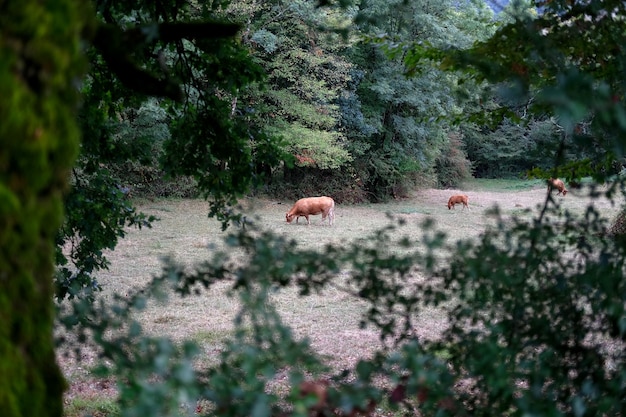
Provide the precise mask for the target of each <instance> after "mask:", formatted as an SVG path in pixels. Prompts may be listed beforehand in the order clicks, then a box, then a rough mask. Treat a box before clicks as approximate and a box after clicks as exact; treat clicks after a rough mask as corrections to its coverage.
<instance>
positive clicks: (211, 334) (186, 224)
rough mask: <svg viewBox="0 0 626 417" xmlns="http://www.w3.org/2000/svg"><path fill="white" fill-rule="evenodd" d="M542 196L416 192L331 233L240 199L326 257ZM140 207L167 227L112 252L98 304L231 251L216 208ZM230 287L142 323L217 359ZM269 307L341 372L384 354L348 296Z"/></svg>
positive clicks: (159, 307) (472, 232) (472, 229)
mask: <svg viewBox="0 0 626 417" xmlns="http://www.w3.org/2000/svg"><path fill="white" fill-rule="evenodd" d="M457 192H463V193H465V194H467V195H469V205H470V209H471V210H461V209H460V208H457V209H455V210H448V208H447V205H446V203H447V200H448V198H449V196H450V195H452V194H455V193H457ZM545 193H546V189H545V187H544V186H543V185H541V186H539V185H538V186H536V187H535V188H531V189H524V190H522V191H512V192H494V191H484V190H472V189H465V190H425V191H420V192H416V193H415V195H414V196H412V197H411V198H410V199H406V200H402V201H397V202H393V203H388V204H370V205H361V206H351V205H341V204H338V205H337V207H336V217H335V224H334V225H333V226H332V227H330V226H328V225H320V224H319V223H320V220H321V216H313V217H312V218H311V225H310V226H307V225H306V222H304V221H302V222H300V223H299V224H296V223H295V222H294V223H292V224H288V223H286V222H285V212H286V211H288V210H289V208H290V207H291V205H292V204H293V202H280V201H273V200H264V199H249V200H245V201H243V206H244V208H245V210H246V213H247V217H248V219H249V220H251V221H254V222H255V223H257V224H258V225H259V226H260V227H261V228H264V229H267V230H270V231H272V232H274V233H275V234H277V235H279V236H284V237H285V238H287V239H289V240H293V241H294V242H295V243H294V244H296V245H298V246H299V247H302V248H305V249H311V250H321V249H322V248H324V247H325V246H326V245H329V244H332V245H342V244H346V243H347V242H357V241H359V240H362V239H367V238H368V236H370V235H371V234H372V233H374V231H375V230H377V229H380V228H382V227H384V226H386V225H388V224H389V222H390V217H389V215H391V216H393V217H394V218H395V219H396V220H397V219H402V220H404V221H405V222H406V223H407V224H408V226H407V227H405V228H403V229H402V233H403V234H405V235H406V236H407V237H409V238H410V239H417V238H418V237H421V235H422V231H421V229H420V227H419V225H420V224H421V222H423V221H424V220H426V219H431V220H433V221H434V223H435V225H436V227H437V229H439V230H442V231H444V232H446V233H448V235H449V236H451V237H452V238H453V239H456V238H471V237H474V236H477V235H478V234H479V233H481V232H482V231H484V230H485V228H486V227H487V226H488V225H490V224H493V217H492V216H490V215H489V211H490V209H492V208H493V207H495V206H498V207H499V209H500V211H501V213H502V214H503V215H504V216H530V215H531V214H530V212H529V211H528V209H534V208H536V207H538V206H539V205H541V204H542V203H543V202H544V201H545ZM557 199H558V200H559V201H560V202H561V203H562V206H563V207H566V208H568V209H570V210H572V211H573V212H575V213H578V214H581V215H582V214H583V213H584V210H585V209H586V207H587V205H588V204H589V203H590V202H592V200H591V199H590V198H589V197H587V196H586V195H585V194H584V191H575V192H571V193H570V194H568V195H567V196H566V197H558V198H557ZM593 204H594V205H595V206H596V208H598V210H600V211H601V212H602V213H604V214H605V215H606V216H607V217H609V218H612V217H613V215H614V212H613V211H614V210H616V209H614V208H613V207H612V206H611V203H610V202H608V201H605V200H595V201H593ZM139 209H140V210H141V211H143V212H144V213H146V214H153V215H156V216H157V217H159V218H160V220H159V221H158V222H156V223H154V225H153V227H152V228H151V229H144V230H141V231H138V230H129V233H128V236H127V237H126V238H125V239H123V240H121V241H120V243H119V245H118V247H117V249H116V250H115V251H114V252H111V253H109V254H107V256H108V257H109V259H110V261H111V267H110V269H109V271H106V272H105V273H103V274H101V276H100V282H101V283H102V286H103V288H104V291H103V292H102V294H101V295H100V297H101V298H103V299H104V300H111V299H112V297H113V295H114V294H120V295H125V294H129V293H131V292H132V291H134V290H136V289H138V288H142V287H143V286H145V285H146V284H147V283H148V282H149V280H150V279H151V278H152V277H154V276H157V275H159V274H160V272H161V268H162V259H163V258H164V257H171V258H172V259H174V260H176V261H178V262H180V263H183V264H185V265H189V266H190V267H193V265H194V264H197V263H200V262H202V261H204V260H206V259H208V258H210V257H211V256H212V255H213V254H215V253H216V252H219V251H222V250H224V249H225V247H224V244H223V242H222V238H223V237H224V236H225V235H226V233H227V232H223V231H222V230H221V225H220V224H219V222H217V221H216V220H213V219H209V218H208V216H207V213H208V211H209V207H208V204H207V203H206V202H204V201H201V200H166V201H153V202H152V201H142V202H139ZM390 250H391V249H390ZM337 279H339V280H340V279H342V278H341V277H337ZM227 288H229V283H220V284H217V285H214V286H212V287H211V288H210V289H209V290H202V291H201V293H200V295H197V296H189V297H185V298H179V297H170V299H169V301H168V302H167V303H159V302H151V303H150V304H149V306H148V308H147V309H146V310H145V311H144V312H142V313H141V314H140V315H139V316H138V319H139V320H140V321H141V323H142V326H143V327H144V329H145V331H146V332H148V333H149V334H153V335H160V336H167V337H170V338H172V339H173V340H175V341H182V340H184V339H191V340H195V341H197V342H198V343H199V344H200V346H201V347H202V348H203V349H204V357H205V358H206V360H209V361H210V360H211V358H215V357H216V355H217V354H218V353H219V351H220V349H221V346H222V343H221V342H222V340H224V338H226V337H228V336H230V335H231V334H232V329H233V318H234V317H235V315H236V314H237V312H238V310H239V307H240V305H239V302H238V300H237V299H236V298H233V297H231V296H229V295H227V294H226V292H227V291H226V290H227ZM272 301H273V302H274V303H275V304H276V306H277V308H278V311H279V312H280V313H281V315H282V318H283V320H284V321H285V323H287V324H289V326H291V328H292V329H293V331H294V333H295V335H296V336H297V337H299V338H300V337H301V338H304V337H306V338H308V339H309V340H310V342H311V345H312V347H313V348H314V349H315V350H316V351H317V352H319V353H320V354H321V355H324V356H328V357H329V358H332V360H331V364H332V365H333V366H335V367H337V368H338V369H340V368H347V367H351V366H352V365H354V363H355V362H356V361H357V360H358V359H360V358H364V357H367V356H368V355H370V354H371V352H372V351H373V350H375V349H376V348H378V347H379V343H380V342H379V340H378V334H377V332H375V331H373V330H372V329H368V328H365V329H361V328H359V322H360V320H361V318H362V315H363V313H364V311H365V308H366V305H365V304H364V303H363V302H361V301H358V300H355V299H354V298H353V297H350V296H348V295H347V294H346V293H345V292H344V291H341V290H338V289H336V288H332V287H330V288H327V289H326V290H324V291H323V292H322V293H321V294H315V295H312V296H308V297H304V298H303V297H300V296H298V294H297V291H296V290H295V289H284V290H281V291H280V292H278V293H276V294H274V295H273V296H272ZM416 320H417V321H416V322H417V326H416V331H417V332H418V335H419V336H420V337H425V338H429V339H430V338H435V337H437V335H438V334H439V332H440V331H441V330H442V329H443V328H444V327H445V325H446V323H445V314H444V313H443V312H442V311H441V310H440V309H435V308H430V309H425V310H423V311H422V313H421V315H420V316H419V317H417V318H416ZM203 360H204V359H203ZM62 365H63V366H64V368H65V370H66V373H67V374H68V375H69V376H70V378H71V377H72V374H73V372H72V367H74V366H77V365H76V364H75V363H72V364H70V363H69V362H68V363H62ZM74 390H75V387H74V386H72V388H71V390H70V394H68V395H69V396H71V395H73V394H72V391H74Z"/></svg>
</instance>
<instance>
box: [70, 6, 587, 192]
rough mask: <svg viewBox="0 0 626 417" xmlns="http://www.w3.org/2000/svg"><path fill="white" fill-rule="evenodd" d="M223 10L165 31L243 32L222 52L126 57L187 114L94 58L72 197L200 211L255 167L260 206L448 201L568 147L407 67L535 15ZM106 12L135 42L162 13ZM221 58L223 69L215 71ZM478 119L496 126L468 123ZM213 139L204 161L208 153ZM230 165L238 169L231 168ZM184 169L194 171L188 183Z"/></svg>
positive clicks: (526, 118) (469, 91)
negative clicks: (111, 193)
mask: <svg viewBox="0 0 626 417" xmlns="http://www.w3.org/2000/svg"><path fill="white" fill-rule="evenodd" d="M222 6H223V8H220V7H217V6H216V5H215V4H212V5H211V6H205V5H200V4H196V3H195V2H189V4H188V5H187V7H181V8H178V9H176V10H171V11H170V13H169V14H168V18H169V19H170V21H171V22H177V21H180V22H184V21H189V20H192V21H193V20H200V19H202V18H204V17H206V15H207V13H208V12H209V10H208V9H211V10H210V12H211V16H212V17H215V16H220V17H221V18H223V19H225V20H226V21H228V22H233V23H234V24H236V25H237V27H238V32H237V35H236V37H235V38H234V39H233V40H232V42H231V43H229V44H228V45H227V46H224V45H219V46H218V45H217V43H215V42H214V41H211V40H188V39H185V38H183V39H180V40H178V41H177V42H175V43H171V44H163V43H155V44H147V45H141V46H140V47H138V48H137V49H136V50H135V51H134V52H133V55H134V56H133V59H135V60H136V61H139V62H143V64H142V65H144V68H147V69H149V70H151V71H153V72H154V73H155V74H156V76H157V77H170V78H172V79H176V80H180V81H181V82H182V91H181V93H182V96H181V97H182V100H179V101H174V100H172V99H170V98H163V97H156V98H147V97H146V96H142V95H141V94H137V93H135V92H132V91H130V90H129V87H132V85H129V86H125V85H124V84H123V83H122V82H120V80H119V79H118V78H117V77H116V76H114V75H113V74H112V72H113V71H111V68H112V66H111V65H110V62H108V61H107V59H108V58H107V57H106V56H104V57H103V54H102V52H101V51H99V50H98V49H94V50H92V53H91V54H90V55H89V56H90V59H91V62H90V69H89V74H88V77H87V81H86V83H85V85H84V92H85V95H86V97H87V100H85V102H84V107H83V110H82V120H83V132H84V134H83V148H82V158H81V160H82V161H83V168H84V169H83V170H81V171H75V183H76V184H82V183H85V182H86V181H85V180H84V178H82V176H84V175H87V176H91V175H93V174H102V175H103V177H102V178H108V179H112V180H114V182H115V183H116V184H117V185H118V186H119V187H120V188H122V189H123V190H125V191H128V192H131V193H133V194H134V195H152V196H154V195H156V196H189V195H197V193H198V189H197V188H196V185H197V183H198V182H201V183H202V182H203V181H209V182H211V184H208V185H209V186H210V187H215V186H216V182H217V181H225V182H226V183H230V182H232V181H237V180H240V181H241V182H242V184H244V183H246V178H247V174H245V173H243V172H228V171H229V170H236V169H237V168H236V167H237V166H239V164H240V163H241V164H252V165H253V166H254V172H255V178H253V180H254V181H253V182H254V184H253V187H252V189H251V191H257V192H263V193H267V194H270V195H273V196H277V197H284V198H296V197H302V196H306V195H317V194H331V195H333V196H334V197H335V199H336V200H337V201H339V202H363V201H380V200H385V199H389V198H394V197H399V196H402V195H404V194H405V193H406V191H407V190H409V189H411V188H413V187H415V186H416V185H418V184H419V185H420V186H432V187H454V186H458V185H459V184H460V183H461V181H463V180H464V179H467V178H469V177H470V176H472V175H474V176H476V177H511V176H514V177H516V176H519V175H524V174H525V173H526V172H527V171H528V170H531V169H533V168H536V167H539V168H544V169H545V168H548V167H550V166H553V165H554V163H555V160H556V158H557V154H558V149H559V144H560V142H561V140H562V139H563V135H564V134H563V129H562V127H561V126H559V124H558V122H556V121H555V119H554V118H553V117H552V115H549V114H544V115H541V114H539V115H537V114H528V113H527V112H526V111H525V110H526V106H527V101H524V100H519V102H512V99H511V98H510V97H507V96H506V95H503V94H500V89H499V86H498V84H497V83H493V82H480V83H479V82H476V81H475V80H473V79H471V78H469V77H467V76H466V75H464V74H462V73H456V72H454V71H448V70H443V69H442V68H441V67H440V66H439V62H437V61H435V60H433V61H427V60H424V61H422V62H420V64H419V67H418V68H412V73H411V74H410V76H408V75H407V68H406V66H405V62H404V60H405V58H406V53H407V51H408V49H409V47H410V45H411V44H412V43H414V42H419V43H421V44H424V45H433V46H434V47H441V48H445V47H455V48H470V47H471V46H472V45H473V44H474V43H475V42H477V41H484V40H486V39H488V38H489V37H490V36H492V35H493V34H494V33H495V31H496V30H497V29H498V28H499V27H501V26H502V25H503V24H504V23H506V22H509V21H510V20H511V19H513V18H514V17H515V15H516V14H520V13H522V12H525V13H530V10H532V8H531V5H530V4H526V5H525V6H526V7H527V10H522V11H520V10H516V8H515V7H513V6H512V5H511V6H508V7H507V8H505V9H503V10H498V12H499V13H497V14H496V13H495V12H494V10H493V9H492V8H491V7H490V5H489V4H488V2H486V1H468V2H457V1H453V0H445V1H441V2H432V1H412V2H407V3H406V4H405V3H404V2H402V1H394V2H388V1H382V0H380V1H368V2H364V3H362V4H360V5H359V6H358V7H357V6H352V7H349V8H337V9H332V8H331V9H329V8H319V7H317V6H316V5H315V3H314V2H310V1H288V2H287V1H285V2H280V1H277V2H258V1H241V0H235V1H232V2H229V3H228V4H224V5H222ZM522 6H523V3H522ZM522 6H520V5H517V8H521V7H522ZM205 9H206V10H205ZM100 10H101V17H102V19H103V20H104V21H105V22H107V23H111V24H115V25H117V26H119V27H121V28H123V29H125V30H126V31H127V32H125V33H123V34H121V35H124V36H126V37H130V36H131V35H129V34H128V32H129V31H130V30H129V28H133V27H138V26H141V25H144V24H147V23H148V22H150V21H151V19H152V18H153V16H154V13H155V12H153V11H150V8H149V7H145V8H143V9H142V8H139V9H137V6H135V7H132V6H121V5H119V4H117V3H116V2H102V4H101V5H100ZM355 16H357V17H358V18H357V19H356V24H353V20H354V18H355ZM129 40H130V39H129ZM120 41H121V42H126V41H127V39H125V38H124V39H123V40H120ZM393 47H395V48H396V49H395V50H391V49H392V48H393ZM216 48H219V50H217V49H216ZM213 52H215V53H217V55H218V58H211V59H209V60H208V62H207V60H205V58H206V57H207V54H209V53H213ZM217 60H220V64H221V68H215V67H214V66H215V65H216V64H217ZM244 60H249V61H251V62H243V61H244ZM164 68H165V69H167V71H166V70H165V69H164ZM136 83H144V80H136ZM214 105H217V107H219V108H221V111H222V113H221V114H216V113H215V110H214V107H216V106H214ZM208 108H211V109H212V110H211V111H210V112H209V111H207V109H208ZM485 109H489V111H490V112H491V113H492V114H493V117H492V118H489V119H488V120H485V119H484V117H478V116H475V117H473V115H476V114H478V113H479V112H484V111H485ZM504 110H506V111H504ZM481 114H483V113H481ZM234 130H237V132H234ZM233 136H236V137H237V138H239V139H238V140H234V139H233ZM207 137H212V138H213V139H212V140H211V144H210V145H209V146H206V145H205V144H203V143H202V141H201V139H206V138H207ZM189 138H197V139H198V140H195V141H194V140H192V141H191V142H192V144H190V143H189ZM194 144H195V145H194ZM196 145H197V146H196ZM269 148H272V151H271V152H270V150H269ZM237 149H239V152H238V153H239V158H241V159H240V160H238V161H229V160H228V159H229V158H233V156H231V155H230V151H231V150H233V151H235V150H237ZM227 154H228V155H227ZM576 156H581V155H580V154H579V155H576ZM188 157H190V158H193V159H194V160H195V161H197V162H198V165H197V166H188V167H181V166H180V165H181V164H180V162H181V161H182V160H187V159H188ZM96 161H97V166H94V162H96ZM201 161H202V162H208V163H209V164H213V165H214V166H215V170H214V171H212V172H210V177H211V178H208V175H207V176H206V177H205V176H204V174H202V173H199V172H198V168H199V165H200V162H201ZM231 174H232V175H231ZM109 175H110V177H109ZM172 178H177V179H176V180H175V181H171V180H170V179H172ZM201 186H202V184H201ZM201 188H202V187H201ZM241 191H243V188H242V189H241Z"/></svg>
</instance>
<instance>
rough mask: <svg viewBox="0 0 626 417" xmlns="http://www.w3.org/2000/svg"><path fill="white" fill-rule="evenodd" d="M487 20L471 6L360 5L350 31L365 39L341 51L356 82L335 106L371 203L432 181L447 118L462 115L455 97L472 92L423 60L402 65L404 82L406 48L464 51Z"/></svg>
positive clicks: (481, 9)
mask: <svg viewBox="0 0 626 417" xmlns="http://www.w3.org/2000/svg"><path fill="white" fill-rule="evenodd" d="M490 16H491V12H489V10H488V9H487V8H486V7H484V5H482V6H481V5H479V4H477V3H471V2H462V3H454V4H452V3H448V2H428V1H424V2H421V1H420V2H411V3H407V2H400V1H398V2H387V1H373V2H367V3H363V4H362V5H361V10H360V18H361V19H360V20H358V22H359V25H358V29H359V30H360V31H361V32H362V33H363V34H364V36H366V37H367V38H368V39H369V40H370V41H369V42H362V43H358V44H356V45H354V46H353V47H352V48H351V49H350V50H349V55H348V56H349V58H350V60H351V61H352V62H353V63H354V64H355V66H356V67H357V68H358V72H357V71H355V74H360V77H359V78H358V85H357V87H356V88H354V93H355V96H348V99H346V100H344V101H343V103H342V104H343V106H342V109H343V110H344V112H345V113H344V116H343V123H344V126H345V128H346V131H347V132H348V133H347V135H348V138H349V139H350V149H351V152H352V153H353V156H354V164H353V165H354V168H355V171H356V172H357V174H358V176H359V178H360V179H361V180H362V181H363V184H364V187H365V189H366V191H367V192H368V194H369V195H371V196H372V197H373V199H379V200H382V199H387V198H390V197H396V196H401V195H402V194H403V193H404V190H408V189H410V188H413V187H415V186H416V185H417V184H419V185H420V186H428V185H436V184H437V181H438V179H437V173H436V170H435V166H436V165H437V163H438V162H437V161H438V158H440V157H441V158H445V157H446V156H445V155H442V152H444V150H447V149H448V148H449V146H450V145H449V144H448V140H447V138H448V134H449V132H450V131H451V130H452V128H451V121H452V120H453V119H454V118H456V117H457V116H458V115H460V114H461V112H462V111H463V110H462V108H461V107H460V103H461V102H460V101H459V100H458V99H457V93H459V95H461V94H462V95H467V94H470V93H471V94H473V93H472V91H471V90H472V89H473V87H468V86H469V83H468V84H466V85H465V86H461V85H460V82H459V79H458V77H456V76H453V75H451V74H446V73H444V72H442V71H440V70H439V69H437V68H435V66H433V65H432V64H431V63H429V62H420V63H419V64H416V65H415V66H413V67H411V68H409V73H410V75H411V76H410V77H407V68H406V66H405V63H406V62H407V60H408V58H407V55H406V54H407V51H408V48H407V45H412V44H413V43H414V42H419V44H420V45H421V44H424V45H437V46H441V47H444V45H445V47H446V48H447V47H449V46H455V47H469V46H470V45H471V43H472V42H473V41H474V40H475V39H477V38H482V37H484V36H486V35H487V34H488V33H489V31H490V25H489V24H486V22H487V21H488V20H489V18H490ZM408 52H410V51H408ZM440 161H441V160H440ZM443 182H449V181H448V180H447V179H444V180H443Z"/></svg>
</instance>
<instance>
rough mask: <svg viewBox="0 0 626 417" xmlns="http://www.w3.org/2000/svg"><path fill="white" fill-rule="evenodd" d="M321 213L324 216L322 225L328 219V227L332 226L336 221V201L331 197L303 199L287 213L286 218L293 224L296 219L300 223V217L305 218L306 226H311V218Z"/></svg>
mask: <svg viewBox="0 0 626 417" xmlns="http://www.w3.org/2000/svg"><path fill="white" fill-rule="evenodd" d="M320 213H321V214H322V223H324V220H326V217H328V225H329V226H332V225H333V220H334V219H335V201H334V200H333V199H332V198H330V197H307V198H301V199H300V200H298V201H296V204H294V205H293V207H292V208H291V210H289V211H288V212H287V214H286V215H285V217H286V219H287V223H291V222H292V221H293V219H294V218H295V219H296V223H298V219H299V218H300V217H305V218H306V224H311V221H310V220H309V216H311V215H315V214H320Z"/></svg>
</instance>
